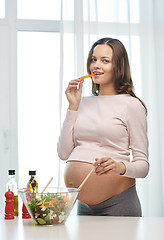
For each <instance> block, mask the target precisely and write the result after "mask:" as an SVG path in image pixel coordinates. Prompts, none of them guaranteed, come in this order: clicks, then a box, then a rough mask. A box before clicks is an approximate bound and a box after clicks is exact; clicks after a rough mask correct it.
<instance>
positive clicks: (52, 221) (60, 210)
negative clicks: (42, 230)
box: [18, 187, 79, 225]
mask: <svg viewBox="0 0 164 240" xmlns="http://www.w3.org/2000/svg"><path fill="white" fill-rule="evenodd" d="M42 191H43V188H37V192H34V191H32V190H31V189H30V188H22V189H19V190H18V193H19V195H20V196H21V198H22V200H23V202H24V204H25V206H26V208H27V210H28V212H29V214H30V215H31V218H32V219H33V221H34V222H35V224H38V225H56V224H64V223H65V221H66V220H67V218H68V216H69V214H70V212H71V210H72V208H73V206H74V204H75V202H76V200H77V197H78V194H79V191H78V190H77V189H76V188H55V187H48V188H47V189H46V190H45V191H44V193H42Z"/></svg>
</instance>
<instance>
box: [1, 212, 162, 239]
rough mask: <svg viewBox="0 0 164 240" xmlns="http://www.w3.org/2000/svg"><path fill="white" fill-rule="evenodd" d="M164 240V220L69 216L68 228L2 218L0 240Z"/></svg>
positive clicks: (66, 225)
mask: <svg viewBox="0 0 164 240" xmlns="http://www.w3.org/2000/svg"><path fill="white" fill-rule="evenodd" d="M34 239H35V240H36V239H39V240H42V239H44V240H49V239H57V240H67V239H68V240H90V239H93V240H106V239H110V240H122V239H123V240H124V239H126V240H155V239H157V240H164V218H134V217H131V218H130V217H109V216H97V217H96V216H76V215H70V216H69V218H68V220H67V222H66V223H65V225H56V226H37V225H33V223H32V220H28V219H24V220H22V218H21V217H17V218H15V219H14V220H5V219H4V216H3V215H2V214H1V215H0V240H34Z"/></svg>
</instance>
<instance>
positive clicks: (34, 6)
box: [18, 0, 61, 20]
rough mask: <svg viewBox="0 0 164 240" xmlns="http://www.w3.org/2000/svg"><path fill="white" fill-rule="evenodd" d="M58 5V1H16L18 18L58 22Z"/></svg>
mask: <svg viewBox="0 0 164 240" xmlns="http://www.w3.org/2000/svg"><path fill="white" fill-rule="evenodd" d="M60 5H61V1H60V0H58V1H54V0H18V18H20V19H42V20H43V19H44V20H60Z"/></svg>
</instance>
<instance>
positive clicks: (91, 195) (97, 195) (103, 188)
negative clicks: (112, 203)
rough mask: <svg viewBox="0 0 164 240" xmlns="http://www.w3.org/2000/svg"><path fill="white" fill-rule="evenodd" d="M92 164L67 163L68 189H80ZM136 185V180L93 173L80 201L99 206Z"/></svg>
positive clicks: (65, 177)
mask: <svg viewBox="0 0 164 240" xmlns="http://www.w3.org/2000/svg"><path fill="white" fill-rule="evenodd" d="M92 168H93V166H92V164H90V163H86V162H79V161H70V162H67V164H66V168H65V174H64V179H65V184H66V186H67V187H74V188H78V187H79V186H80V184H81V183H82V181H83V180H84V178H85V177H86V176H87V174H88V173H89V172H90V171H91V169H92ZM134 184H135V179H133V178H127V177H124V176H119V175H114V174H103V175H100V176H98V175H96V174H94V173H92V174H91V175H90V177H89V178H88V180H87V181H86V183H85V184H84V185H83V187H82V189H81V192H80V194H79V197H78V199H79V200H80V201H82V202H85V203H87V204H91V205H93V204H98V203H100V202H103V201H105V200H106V199H109V198H111V197H113V196H116V195H117V194H119V193H121V192H123V191H125V190H126V189H128V188H129V187H131V186H133V185H134Z"/></svg>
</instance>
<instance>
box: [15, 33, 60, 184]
mask: <svg viewBox="0 0 164 240" xmlns="http://www.w3.org/2000/svg"><path fill="white" fill-rule="evenodd" d="M59 50H60V36H59V33H50V32H18V149H19V151H18V152H19V173H20V177H19V180H20V184H21V185H22V187H23V186H26V183H27V179H28V171H29V170H31V169H32V170H36V173H37V176H38V179H40V181H39V185H40V186H43V185H44V184H45V183H46V181H47V182H48V180H49V179H48V177H51V176H53V177H54V179H55V182H56V184H57V182H58V166H57V164H58V160H57V159H58V156H57V152H56V142H57V139H58V136H59V129H60V124H59V118H58V115H59V69H60V68H59V64H60V52H59ZM36 178H37V177H36Z"/></svg>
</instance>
